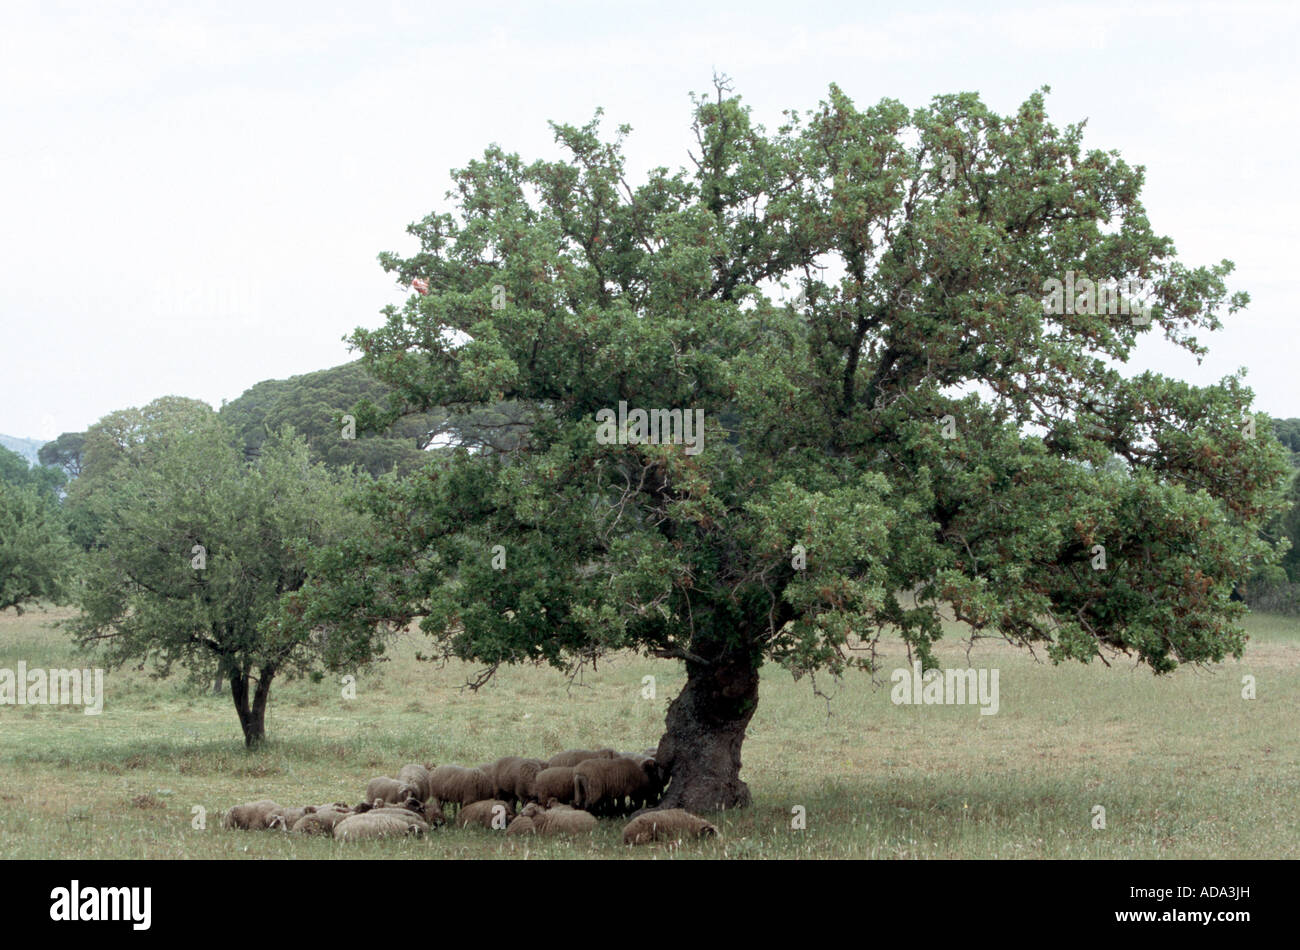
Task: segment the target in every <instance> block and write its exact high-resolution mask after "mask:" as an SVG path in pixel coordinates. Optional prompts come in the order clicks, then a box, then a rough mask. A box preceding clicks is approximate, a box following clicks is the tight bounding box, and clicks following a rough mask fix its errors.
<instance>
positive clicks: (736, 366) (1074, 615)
mask: <svg viewBox="0 0 1300 950" xmlns="http://www.w3.org/2000/svg"><path fill="white" fill-rule="evenodd" d="M715 85H716V87H717V88H716V90H715V92H716V94H710V95H708V96H706V97H700V98H698V99H696V100H695V108H694V124H693V131H694V134H695V138H696V143H695V146H694V147H693V148H692V149H691V150H690V164H689V166H687V167H684V168H682V169H680V170H677V171H673V172H670V171H668V170H667V169H665V168H657V169H655V170H653V171H651V172H650V173H649V174H648V175H647V176H646V178H645V180H643V181H641V182H640V183H638V184H632V183H630V182H629V181H628V180H627V175H626V173H625V161H624V155H623V149H622V141H623V138H624V136H625V134H626V132H627V131H628V130H627V129H626V128H621V129H620V130H619V134H618V135H617V137H615V138H614V139H613V140H612V141H610V140H605V139H602V137H601V136H600V133H599V125H598V119H599V116H598V117H597V120H593V122H591V123H589V124H587V125H584V126H581V127H574V126H570V125H557V126H554V129H555V136H556V139H557V142H558V143H559V144H560V145H561V146H562V148H563V150H564V153H565V157H564V158H563V159H561V160H556V161H535V162H531V163H529V162H525V161H523V160H522V159H521V158H520V157H519V156H517V155H514V154H509V153H507V152H505V151H503V150H502V149H500V148H498V147H495V146H493V147H490V148H489V149H487V151H486V152H485V153H484V155H483V157H482V158H481V159H478V160H475V161H471V162H470V163H469V164H468V165H467V166H466V167H465V168H463V169H460V170H458V171H456V172H454V173H453V174H454V189H453V191H452V192H450V193H449V194H448V198H449V199H450V202H451V205H450V206H449V207H448V208H447V209H446V210H442V211H437V212H434V213H430V214H429V215H428V216H427V217H425V218H423V219H422V220H421V221H419V222H418V223H416V224H414V225H412V226H411V228H410V232H411V233H412V234H413V235H414V236H415V237H416V238H418V240H419V244H420V247H419V250H418V251H417V252H416V253H414V254H412V255H410V256H401V255H397V254H384V255H381V262H382V264H383V266H384V267H385V268H386V269H388V270H389V271H391V272H392V273H393V274H394V276H395V277H396V278H397V279H399V280H400V281H401V282H402V283H403V284H407V285H411V284H413V283H414V282H416V281H417V280H418V281H420V284H419V287H420V288H421V289H424V288H425V287H426V285H427V293H419V294H412V296H411V297H410V298H409V299H408V301H407V302H406V304H405V305H404V306H401V307H390V308H388V309H387V311H386V320H385V322H384V323H383V325H381V326H379V327H377V328H374V329H365V328H363V329H358V330H357V331H356V332H355V334H354V335H353V337H352V342H353V343H354V344H355V346H356V347H357V348H359V349H360V350H361V352H362V355H363V359H364V361H365V364H366V366H367V367H368V368H370V369H371V370H372V371H373V372H374V373H375V374H376V375H377V376H378V377H379V378H380V379H381V380H383V381H384V382H385V383H387V384H388V385H390V386H392V387H393V389H394V390H395V392H396V393H397V394H398V395H397V397H395V399H394V401H393V404H392V405H391V406H390V407H389V416H395V415H397V414H399V413H401V412H428V411H430V410H432V409H434V408H435V407H440V408H445V409H448V410H451V411H466V410H467V409H472V408H473V407H477V406H484V405H489V404H492V403H494V402H496V401H498V400H502V399H506V400H511V401H513V402H515V403H517V404H519V405H522V406H525V407H528V410H529V411H528V414H527V415H526V417H523V418H521V419H519V420H516V421H515V423H514V425H515V427H516V429H517V430H518V432H517V435H518V436H519V438H517V439H516V440H515V442H514V443H513V445H512V446H511V448H510V449H509V450H506V451H494V450H492V449H491V447H480V448H479V449H477V450H474V451H470V450H465V449H462V450H458V451H449V452H443V453H439V455H438V457H437V458H436V459H434V460H433V461H432V462H431V463H430V464H429V465H428V466H427V468H426V469H425V470H424V471H423V472H422V473H420V474H417V475H415V476H414V477H412V478H410V479H407V480H405V481H404V482H401V483H400V484H398V483H391V482H390V483H384V484H381V485H379V486H378V487H377V488H376V490H375V491H374V492H373V493H372V494H371V497H370V499H369V502H368V506H369V508H370V510H371V511H372V513H373V514H374V515H375V516H376V517H377V518H378V519H379V521H380V523H381V524H383V525H385V529H384V530H383V531H381V532H379V533H378V534H377V535H376V536H374V537H372V538H358V539H352V540H349V541H348V542H347V543H346V544H345V546H344V547H343V548H342V549H340V550H339V551H336V552H334V553H333V554H332V555H331V557H332V561H331V564H332V570H333V576H332V577H328V576H327V574H328V572H326V573H323V574H322V583H320V584H319V585H316V584H309V585H308V591H307V593H309V594H310V596H309V597H307V598H306V603H307V605H308V606H307V609H306V613H305V614H304V616H305V617H307V618H308V619H309V620H310V621H311V622H315V623H322V622H329V623H331V624H333V625H335V626H336V628H337V629H339V630H345V629H346V630H349V631H351V634H352V635H353V636H354V637H355V639H356V641H357V642H358V643H360V642H363V641H364V640H365V638H366V637H368V636H369V635H370V631H371V630H373V629H374V628H375V627H376V626H377V625H380V624H399V625H400V624H403V623H405V622H408V621H410V620H412V619H413V618H415V617H421V618H422V620H421V624H422V627H423V629H424V631H426V632H427V633H428V634H429V635H430V636H431V637H432V638H434V640H435V641H436V642H437V643H438V644H440V645H441V648H442V650H443V651H444V652H445V654H447V655H455V656H460V657H464V658H471V659H475V660H478V661H481V662H483V663H484V664H486V667H485V668H486V671H487V672H489V673H490V672H491V671H493V670H495V669H497V668H498V667H499V666H500V665H501V664H511V663H521V662H548V663H551V664H554V665H556V666H560V667H564V666H571V665H572V664H574V663H581V662H585V661H589V660H592V659H594V658H596V657H598V656H600V655H601V654H603V653H606V652H608V651H613V650H621V649H627V648H633V649H638V650H643V651H645V652H647V653H650V654H653V655H655V656H660V657H673V658H678V659H680V660H682V661H683V662H684V664H685V667H686V672H687V681H686V685H685V687H684V688H683V690H682V692H681V693H680V695H678V696H677V697H676V698H675V699H674V700H673V701H672V703H671V705H670V706H669V708H668V713H667V720H666V731H665V733H664V735H663V738H662V739H661V741H660V743H659V749H658V754H659V758H660V760H661V761H662V762H663V763H664V764H665V765H666V766H667V767H668V769H669V770H670V772H671V776H672V779H671V785H670V786H669V789H668V793H667V798H666V803H667V804H669V805H674V806H683V807H687V808H693V809H712V808H717V807H734V806H740V805H744V804H746V803H747V802H748V801H749V790H748V787H747V786H746V784H745V782H744V781H742V780H741V778H740V766H741V755H740V753H741V744H742V742H743V739H744V736H745V729H746V725H747V724H748V722H749V721H750V718H751V717H752V716H753V714H754V710H755V707H756V704H757V702H758V683H759V668H760V666H761V665H762V664H763V663H764V662H767V661H776V662H779V663H781V664H783V665H785V666H786V667H788V668H789V669H791V670H792V671H794V672H795V673H797V674H802V673H804V672H809V671H818V670H830V671H833V672H836V673H839V672H841V671H843V670H844V669H846V668H848V667H859V668H863V669H873V668H874V661H875V651H874V647H875V644H876V641H877V640H878V638H879V637H880V636H881V634H882V633H886V632H894V633H896V634H898V635H901V636H902V638H903V639H904V640H905V641H906V643H907V644H908V647H909V649H910V650H911V651H912V652H913V654H914V655H915V656H917V657H919V658H920V659H921V660H923V661H924V663H925V664H926V665H927V666H930V665H933V657H932V654H931V645H932V644H933V642H934V641H935V640H937V639H938V638H939V637H940V636H941V632H942V627H941V624H940V618H941V616H943V615H944V613H945V612H951V614H952V615H955V616H956V617H957V618H958V619H960V620H962V621H964V622H966V623H968V624H969V625H970V627H971V628H972V629H973V631H974V632H976V633H989V634H996V635H1001V636H1003V637H1006V638H1007V639H1009V640H1011V641H1013V642H1015V643H1018V644H1025V645H1030V644H1042V645H1044V646H1045V649H1046V651H1047V653H1048V654H1049V655H1050V656H1051V657H1052V658H1053V659H1056V660H1063V659H1075V660H1081V661H1089V660H1092V659H1094V658H1098V657H1100V658H1102V659H1105V657H1106V655H1107V654H1108V653H1111V652H1114V651H1121V652H1124V653H1129V654H1133V655H1135V656H1136V657H1137V658H1138V659H1139V660H1140V661H1141V662H1143V663H1145V664H1147V665H1149V666H1150V668H1151V669H1152V670H1154V671H1156V672H1158V673H1164V672H1168V671H1170V670H1172V669H1174V668H1175V667H1176V666H1177V665H1178V664H1180V663H1188V662H1199V661H1214V660H1219V659H1221V658H1222V657H1224V656H1225V655H1226V654H1229V653H1231V654H1234V655H1239V654H1240V652H1241V650H1242V648H1243V644H1244V634H1243V632H1242V630H1241V629H1240V627H1239V625H1238V624H1237V619H1238V618H1239V616H1240V612H1241V610H1242V608H1241V606H1240V605H1238V604H1233V603H1231V602H1230V601H1229V594H1230V592H1231V588H1232V582H1233V581H1234V580H1235V579H1239V578H1242V577H1244V576H1245V575H1246V574H1247V573H1248V572H1249V571H1250V570H1251V568H1252V566H1254V565H1256V564H1260V563H1264V562H1266V561H1267V560H1269V559H1270V558H1272V557H1274V554H1273V552H1271V551H1270V550H1269V549H1268V546H1267V545H1266V544H1265V543H1263V542H1261V541H1259V540H1258V538H1257V528H1258V526H1259V524H1260V522H1261V520H1262V519H1264V518H1266V517H1268V516H1269V515H1271V514H1272V513H1273V512H1274V511H1275V510H1276V509H1277V497H1278V489H1279V488H1280V486H1281V483H1282V473H1283V471H1284V467H1285V463H1284V460H1283V457H1282V454H1281V452H1280V450H1279V448H1278V446H1277V444H1276V442H1275V441H1274V440H1273V439H1272V438H1271V437H1270V436H1269V435H1268V434H1267V423H1266V420H1265V419H1263V417H1261V419H1260V420H1259V426H1258V431H1257V432H1256V431H1253V427H1252V425H1251V422H1252V420H1253V417H1249V416H1246V415H1245V413H1246V412H1247V409H1248V405H1249V401H1250V398H1251V397H1250V393H1249V391H1248V390H1247V389H1245V388H1244V387H1243V385H1242V384H1241V381H1240V379H1239V378H1237V377H1230V378H1227V379H1225V380H1223V381H1222V382H1221V383H1220V384H1219V385H1216V386H1211V387H1206V388H1198V387H1194V386H1191V385H1188V384H1186V383H1183V382H1180V381H1178V380H1175V379H1169V378H1164V377H1162V376H1160V375H1158V374H1155V373H1150V372H1144V373H1137V374H1129V375H1125V374H1124V373H1123V372H1121V368H1122V364H1123V363H1124V362H1125V361H1126V360H1127V359H1128V357H1129V355H1130V353H1131V352H1132V350H1133V347H1134V344H1135V343H1136V341H1137V340H1138V338H1139V337H1140V336H1141V335H1142V334H1145V333H1163V334H1164V335H1165V336H1166V337H1167V338H1168V339H1169V340H1171V341H1173V342H1174V343H1175V344H1177V345H1178V346H1180V347H1183V348H1185V349H1187V350H1189V351H1191V352H1193V353H1197V354H1200V353H1202V352H1204V349H1203V347H1202V346H1201V344H1200V343H1198V341H1197V339H1196V337H1195V334H1196V333H1197V332H1201V331H1209V330H1213V329H1216V328H1218V327H1219V326H1220V320H1221V317H1222V316H1223V315H1225V314H1229V313H1232V312H1233V311H1234V310H1236V309H1237V308H1239V307H1240V306H1241V305H1243V304H1244V303H1245V302H1246V298H1245V296H1244V295H1236V296H1230V295H1229V293H1228V291H1227V289H1226V287H1225V277H1226V276H1227V275H1228V274H1229V272H1230V271H1231V269H1232V265H1231V264H1230V263H1229V262H1227V261H1224V262H1222V263H1219V264H1215V265H1213V266H1209V267H1188V266H1185V265H1183V264H1181V263H1180V262H1179V261H1178V260H1177V258H1176V256H1175V249H1174V245H1173V243H1172V241H1171V240H1170V239H1168V238H1165V237H1161V236H1159V235H1157V234H1156V233H1155V232H1154V231H1153V230H1152V228H1151V226H1150V223H1149V222H1148V220H1147V215H1146V212H1145V210H1144V209H1143V206H1142V203H1141V201H1140V198H1139V195H1140V192H1141V189H1142V184H1143V176H1144V171H1143V168H1142V167H1141V166H1134V165H1130V164H1128V163H1127V162H1125V161H1124V160H1123V159H1122V158H1121V157H1120V156H1119V155H1118V154H1116V153H1115V152H1105V151H1097V150H1088V149H1085V148H1084V147H1083V128H1082V126H1081V125H1068V126H1065V127H1064V128H1058V127H1056V126H1054V125H1052V124H1051V123H1050V122H1049V121H1048V120H1047V118H1046V115H1045V112H1044V96H1043V95H1042V94H1041V93H1036V94H1034V95H1032V96H1030V98H1029V99H1028V100H1027V101H1026V102H1025V103H1024V104H1023V105H1022V106H1021V107H1020V108H1019V110H1018V111H1016V112H1015V113H1014V114H1012V115H1006V116H1002V115H997V114H995V113H994V112H993V111H991V110H990V109H989V108H988V107H987V106H986V105H985V104H984V103H983V102H981V100H980V98H979V97H978V96H977V95H974V94H961V95H951V96H942V97H938V98H936V99H935V100H934V101H933V102H932V103H931V104H930V105H929V106H927V107H924V108H919V109H916V110H909V109H907V108H905V107H904V106H903V105H902V104H900V103H898V102H895V101H891V100H884V101H881V102H880V103H878V104H877V105H874V106H871V107H870V108H866V109H860V108H858V107H856V106H855V105H854V104H853V102H851V101H850V99H849V98H848V97H847V96H846V95H845V94H844V93H843V92H842V91H841V90H840V89H838V88H836V87H834V86H832V87H831V89H830V92H829V96H828V98H827V100H826V101H825V102H823V103H821V104H820V105H819V106H818V107H817V108H816V109H814V110H812V111H810V112H808V113H806V114H796V113H787V116H788V120H787V122H786V123H785V124H784V125H783V126H782V127H781V128H780V129H778V130H777V131H776V132H774V133H770V132H768V131H766V130H765V129H763V128H762V127H760V126H758V125H757V124H755V123H754V122H753V121H752V120H751V116H750V113H749V111H748V109H747V108H746V107H745V106H744V105H742V103H741V102H740V100H739V99H738V98H737V97H735V96H734V95H732V94H731V93H730V90H729V89H728V87H727V85H726V83H725V82H718V83H716V84H715ZM1085 277H1086V278H1087V279H1088V280H1091V281H1095V282H1098V283H1105V282H1108V281H1113V282H1117V283H1118V287H1119V294H1118V295H1116V296H1115V298H1114V299H1115V300H1116V301H1120V300H1121V299H1122V302H1123V310H1124V311H1125V312H1124V313H1108V312H1097V310H1098V308H1097V307H1095V306H1092V305H1091V303H1092V301H1090V300H1089V299H1087V298H1086V297H1084V298H1083V299H1081V300H1078V301H1073V302H1070V303H1068V304H1067V306H1065V307H1063V308H1057V309H1060V310H1061V312H1059V313H1057V312H1052V311H1051V309H1049V308H1048V307H1046V306H1045V303H1044V297H1045V290H1046V289H1047V287H1048V286H1050V285H1049V284H1048V282H1049V281H1051V280H1056V281H1061V282H1062V283H1063V284H1064V283H1066V282H1069V284H1070V285H1072V286H1073V285H1074V283H1075V281H1076V279H1080V278H1085ZM1130 282H1132V283H1130ZM1078 287H1079V288H1080V293H1081V294H1082V287H1083V285H1082V284H1079V285H1078ZM782 288H788V293H789V296H790V297H792V298H793V299H785V293H786V292H785V291H784V290H783V289H782ZM1134 288H1138V289H1139V290H1140V291H1141V295H1140V300H1138V299H1130V298H1136V296H1137V291H1136V290H1134ZM796 294H797V296H796ZM1121 295H1122V297H1121ZM1094 296H1095V295H1094ZM1130 303H1133V304H1135V305H1136V304H1139V303H1140V304H1141V305H1142V306H1146V307H1149V308H1150V309H1149V313H1148V316H1149V319H1143V318H1142V317H1141V316H1139V315H1137V314H1132V315H1130V314H1129V313H1128V312H1127V311H1128V310H1129V305H1130ZM1100 309H1101V310H1102V311H1105V310H1106V309H1107V308H1106V307H1104V306H1103V307H1102V308H1100ZM620 402H625V403H626V404H627V405H628V407H629V408H641V409H647V410H648V409H674V408H679V409H683V410H687V411H694V410H702V411H703V413H704V418H705V420H706V428H705V431H704V440H703V450H702V451H700V452H698V453H693V452H689V451H687V448H688V447H687V446H685V445H680V444H678V445H674V444H605V442H603V441H601V440H598V438H597V432H598V424H597V421H596V416H597V413H599V412H600V411H601V410H605V409H616V408H617V407H618V405H619V403H620ZM383 421H384V419H378V420H377V422H383ZM496 545H500V546H501V547H500V548H496V547H495V546H496ZM792 552H793V554H792ZM503 553H504V558H505V560H504V569H500V568H501V567H502V562H501V560H500V556H501V555H502V554H503ZM1099 555H1100V557H1099ZM494 561H495V563H494ZM300 606H301V605H300Z"/></svg>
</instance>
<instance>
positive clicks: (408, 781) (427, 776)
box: [397, 763, 433, 802]
mask: <svg viewBox="0 0 1300 950" xmlns="http://www.w3.org/2000/svg"><path fill="white" fill-rule="evenodd" d="M432 778H433V773H432V772H431V771H430V770H429V767H428V766H425V765H419V764H418V763H412V764H410V765H403V766H402V767H401V769H399V770H398V772H397V780H398V781H399V782H401V783H402V784H403V785H405V786H409V787H410V789H411V795H409V796H404V797H403V801H405V799H406V798H408V797H414V798H418V799H419V800H420V801H422V802H427V801H428V800H429V796H430V795H431V794H432V793H433V791H432V789H431V788H430V784H429V783H430V780H431V779H432Z"/></svg>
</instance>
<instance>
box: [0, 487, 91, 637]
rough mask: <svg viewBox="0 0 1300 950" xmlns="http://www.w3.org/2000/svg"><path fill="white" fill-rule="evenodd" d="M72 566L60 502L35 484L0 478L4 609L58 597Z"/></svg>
mask: <svg viewBox="0 0 1300 950" xmlns="http://www.w3.org/2000/svg"><path fill="white" fill-rule="evenodd" d="M72 569H73V549H72V545H71V544H70V543H69V542H68V537H67V533H66V531H65V530H64V525H63V520H62V517H61V515H60V513H59V510H58V508H57V506H56V505H55V504H54V503H53V501H52V500H51V499H49V498H48V497H45V496H43V495H42V494H41V493H40V491H39V490H38V489H37V488H36V487H34V486H22V487H19V486H16V485H12V484H9V483H8V482H4V481H0V610H7V609H8V608H10V607H13V608H14V609H16V610H17V611H18V612H19V613H22V610H23V605H24V604H28V603H32V602H34V601H37V600H50V601H54V602H56V603H57V602H60V601H62V600H63V599H64V596H65V594H66V592H67V586H68V580H69V578H70V577H71V575H72Z"/></svg>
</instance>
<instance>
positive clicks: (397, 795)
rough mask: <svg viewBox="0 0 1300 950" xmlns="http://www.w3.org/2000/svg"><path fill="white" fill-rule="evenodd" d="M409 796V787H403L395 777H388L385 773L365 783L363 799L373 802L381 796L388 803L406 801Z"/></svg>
mask: <svg viewBox="0 0 1300 950" xmlns="http://www.w3.org/2000/svg"><path fill="white" fill-rule="evenodd" d="M410 796H411V792H410V790H409V789H405V788H403V787H402V783H401V782H399V781H398V780H397V779H395V778H389V777H388V776H387V775H383V776H380V777H379V778H372V779H371V780H370V781H369V782H367V783H366V797H365V800H366V801H368V802H373V801H374V800H375V799H377V798H382V799H383V800H384V801H386V802H388V803H389V804H396V803H398V802H404V801H406V800H407V799H408V798H410Z"/></svg>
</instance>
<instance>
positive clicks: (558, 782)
mask: <svg viewBox="0 0 1300 950" xmlns="http://www.w3.org/2000/svg"><path fill="white" fill-rule="evenodd" d="M532 791H533V794H532V797H533V800H534V801H538V802H547V803H549V802H550V801H551V800H552V799H554V800H556V801H558V802H561V803H563V804H566V805H567V804H569V803H570V802H572V801H573V767H572V766H567V765H559V766H551V767H550V768H547V769H542V771H540V772H538V773H537V775H536V776H534V777H533V790H532Z"/></svg>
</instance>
